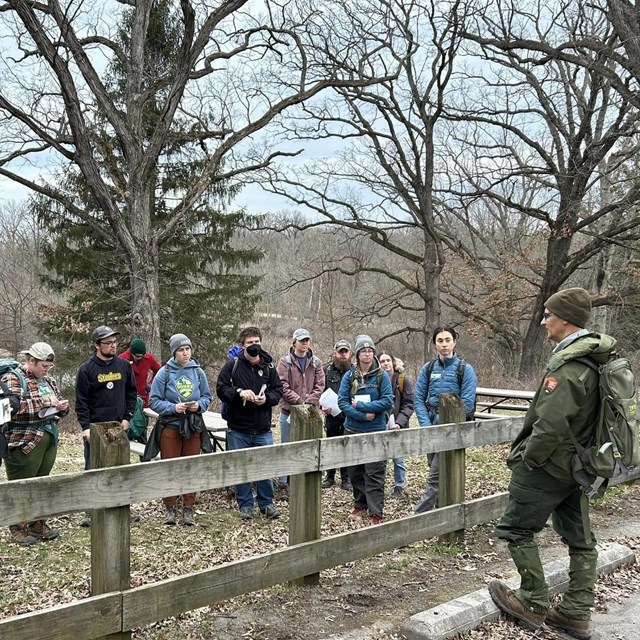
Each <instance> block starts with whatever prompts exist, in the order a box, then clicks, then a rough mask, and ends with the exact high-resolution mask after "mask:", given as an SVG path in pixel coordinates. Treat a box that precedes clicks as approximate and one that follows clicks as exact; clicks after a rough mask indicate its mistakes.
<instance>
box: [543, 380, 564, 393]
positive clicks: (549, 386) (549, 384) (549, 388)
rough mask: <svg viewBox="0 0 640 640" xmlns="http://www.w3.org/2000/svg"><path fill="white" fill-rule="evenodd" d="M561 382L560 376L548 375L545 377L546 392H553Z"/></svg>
mask: <svg viewBox="0 0 640 640" xmlns="http://www.w3.org/2000/svg"><path fill="white" fill-rule="evenodd" d="M559 384H560V382H559V381H558V378H554V377H551V376H550V377H548V378H545V379H544V383H543V386H544V392H545V393H553V392H554V391H555V390H556V389H557V388H558V385H559Z"/></svg>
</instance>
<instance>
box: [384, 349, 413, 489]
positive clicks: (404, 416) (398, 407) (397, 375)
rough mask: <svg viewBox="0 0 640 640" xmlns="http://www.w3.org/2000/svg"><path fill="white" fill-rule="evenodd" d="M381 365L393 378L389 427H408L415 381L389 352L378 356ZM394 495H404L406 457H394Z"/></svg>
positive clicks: (401, 363)
mask: <svg viewBox="0 0 640 640" xmlns="http://www.w3.org/2000/svg"><path fill="white" fill-rule="evenodd" d="M378 360H380V366H381V367H382V369H383V370H384V371H386V372H387V375H388V376H389V378H391V387H392V388H393V411H392V412H391V414H390V415H389V423H388V427H387V428H388V429H406V428H407V427H408V426H409V420H410V418H411V416H412V415H413V382H411V380H410V379H409V378H408V377H407V376H406V375H405V372H404V362H402V360H400V358H394V357H393V356H392V355H391V354H389V353H383V354H381V355H380V357H379V358H378ZM393 483H394V486H393V496H394V497H395V498H400V497H402V494H403V493H404V488H405V486H406V484H407V467H406V465H405V462H404V458H394V459H393Z"/></svg>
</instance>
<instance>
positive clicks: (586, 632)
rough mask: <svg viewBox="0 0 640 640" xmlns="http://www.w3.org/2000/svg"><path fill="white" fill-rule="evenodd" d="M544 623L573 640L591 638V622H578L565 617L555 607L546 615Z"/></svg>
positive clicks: (575, 619) (587, 639)
mask: <svg viewBox="0 0 640 640" xmlns="http://www.w3.org/2000/svg"><path fill="white" fill-rule="evenodd" d="M545 622H546V623H547V624H548V625H549V626H550V627H553V628H555V629H560V630H562V631H565V632H566V633H568V634H569V635H570V636H572V637H574V638H579V639H580V640H589V638H591V620H578V619H577V618H569V617H567V616H566V615H565V614H564V613H562V611H560V609H556V608H555V607H554V608H553V609H551V610H550V611H549V613H547V618H546V620H545Z"/></svg>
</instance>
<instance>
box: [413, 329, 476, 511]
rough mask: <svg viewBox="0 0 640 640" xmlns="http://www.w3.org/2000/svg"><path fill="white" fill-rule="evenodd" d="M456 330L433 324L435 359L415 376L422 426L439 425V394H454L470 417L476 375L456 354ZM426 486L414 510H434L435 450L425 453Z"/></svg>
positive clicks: (437, 477)
mask: <svg viewBox="0 0 640 640" xmlns="http://www.w3.org/2000/svg"><path fill="white" fill-rule="evenodd" d="M457 339H458V333H457V332H456V330H455V329H454V328H453V327H436V328H435V329H434V331H433V336H432V341H433V345H434V347H435V350H436V356H437V357H436V358H435V359H434V360H432V361H431V362H427V363H426V364H425V365H424V366H423V367H422V369H421V370H420V374H419V375H418V379H417V380H416V387H415V390H414V394H413V400H414V408H415V411H416V416H417V418H418V424H419V425H420V426H421V427H431V426H434V425H437V424H440V412H439V409H440V395H441V394H443V393H453V394H455V395H457V396H459V397H460V399H461V400H462V401H463V402H464V406H465V411H466V414H467V419H468V420H473V412H474V408H475V403H476V387H477V386H478V378H477V377H476V372H475V371H474V370H473V367H472V366H471V365H470V364H468V363H466V362H465V361H464V360H461V359H460V357H459V356H458V354H457V353H456V340H457ZM427 460H428V461H429V475H428V477H427V487H426V490H425V492H424V493H423V494H422V496H421V497H420V500H419V501H418V504H417V505H416V506H415V507H414V509H413V510H414V511H415V512H416V513H424V512H425V511H431V510H432V509H435V507H436V503H437V502H438V485H439V481H440V461H439V455H438V454H437V453H429V454H427Z"/></svg>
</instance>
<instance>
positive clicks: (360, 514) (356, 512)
mask: <svg viewBox="0 0 640 640" xmlns="http://www.w3.org/2000/svg"><path fill="white" fill-rule="evenodd" d="M349 515H350V516H351V517H352V518H364V517H365V516H366V515H367V510H366V509H363V508H362V507H359V506H358V505H356V506H355V507H353V511H352V512H351V513H350V514H349Z"/></svg>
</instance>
